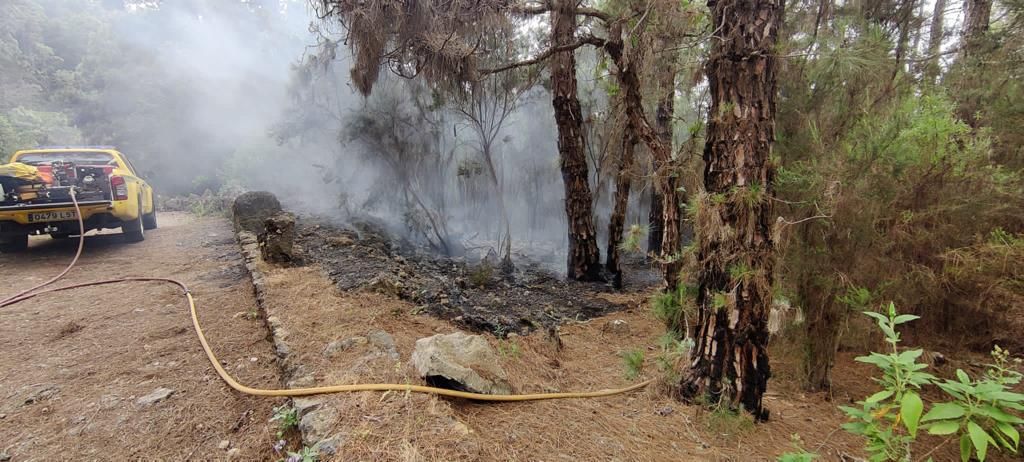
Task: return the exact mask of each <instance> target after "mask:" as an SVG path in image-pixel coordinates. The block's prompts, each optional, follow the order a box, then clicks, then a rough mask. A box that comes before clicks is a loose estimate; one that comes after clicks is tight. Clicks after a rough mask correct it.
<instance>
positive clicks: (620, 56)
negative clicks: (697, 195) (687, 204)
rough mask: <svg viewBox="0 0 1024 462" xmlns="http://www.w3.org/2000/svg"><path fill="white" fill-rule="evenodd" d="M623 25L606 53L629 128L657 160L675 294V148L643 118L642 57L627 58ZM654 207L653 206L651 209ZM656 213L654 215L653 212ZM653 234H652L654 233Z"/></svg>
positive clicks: (664, 248) (668, 278) (669, 284)
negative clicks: (673, 167) (621, 97)
mask: <svg viewBox="0 0 1024 462" xmlns="http://www.w3.org/2000/svg"><path fill="white" fill-rule="evenodd" d="M621 27H622V26H621V24H619V23H616V24H615V25H614V26H613V27H612V28H611V30H610V31H609V33H608V36H609V37H610V39H609V40H608V42H607V43H605V51H607V52H608V55H609V56H611V58H612V60H613V61H614V62H615V67H617V68H618V73H617V76H618V80H619V85H620V86H621V87H622V90H623V96H624V99H623V102H624V104H625V111H626V117H627V119H628V127H630V128H632V129H633V130H634V133H635V134H636V138H637V139H638V140H640V141H643V142H644V144H646V145H647V147H648V148H649V149H650V150H651V155H652V156H653V157H654V168H655V175H654V178H655V189H657V190H658V193H659V194H660V195H661V201H662V202H661V215H662V223H661V227H662V229H661V257H662V261H663V262H664V263H663V265H664V271H665V287H666V290H673V289H675V288H676V287H677V286H678V285H679V273H680V270H681V268H682V263H681V261H680V259H679V258H677V256H676V254H677V253H678V252H679V249H680V247H681V246H680V238H679V235H680V234H679V217H680V213H679V176H678V175H676V174H675V173H674V172H672V171H671V168H672V144H671V143H669V144H666V143H664V142H662V139H661V138H660V137H659V136H658V134H657V132H656V131H655V130H654V128H652V127H651V124H650V123H648V122H647V117H646V115H645V114H644V106H643V95H642V93H641V90H642V88H643V87H642V85H641V84H640V77H639V74H638V67H639V63H638V60H639V56H637V52H636V51H635V50H634V51H633V52H632V53H629V54H631V55H633V56H629V55H628V54H627V49H626V46H625V43H624V42H623V41H622V40H621V37H622V32H621ZM652 207H653V205H652ZM652 213H653V212H652ZM652 232H653V231H652Z"/></svg>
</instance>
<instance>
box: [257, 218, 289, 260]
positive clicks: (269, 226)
mask: <svg viewBox="0 0 1024 462" xmlns="http://www.w3.org/2000/svg"><path fill="white" fill-rule="evenodd" d="M258 241H259V243H260V253H261V254H262V255H263V260H264V261H268V262H272V263H288V262H291V261H292V260H293V259H294V258H295V215H292V214H290V213H288V212H278V213H275V214H274V215H271V216H270V217H269V218H267V219H266V221H264V229H263V231H262V232H261V233H260V234H259V237H258Z"/></svg>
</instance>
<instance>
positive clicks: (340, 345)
mask: <svg viewBox="0 0 1024 462" xmlns="http://www.w3.org/2000/svg"><path fill="white" fill-rule="evenodd" d="M368 341H369V340H367V338H366V337H349V338H347V339H344V340H335V341H333V342H331V343H328V344H327V347H326V348H324V356H327V357H328V358H330V357H332V356H334V355H336V354H338V353H340V352H342V351H347V350H350V349H352V348H354V347H357V346H359V345H366V344H367V342H368Z"/></svg>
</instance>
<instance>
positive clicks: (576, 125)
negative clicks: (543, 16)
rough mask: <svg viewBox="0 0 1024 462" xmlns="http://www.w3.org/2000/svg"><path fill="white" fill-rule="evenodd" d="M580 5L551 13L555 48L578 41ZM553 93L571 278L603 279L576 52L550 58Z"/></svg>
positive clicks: (561, 5)
mask: <svg viewBox="0 0 1024 462" xmlns="http://www.w3.org/2000/svg"><path fill="white" fill-rule="evenodd" d="M575 33H576V3H575V2H574V1H572V0H558V1H556V2H555V8H554V9H552V11H551V42H552V46H555V47H560V46H566V45H570V44H572V43H573V40H574V37H575ZM551 93H552V97H553V98H552V101H551V103H552V105H553V106H554V108H555V123H556V124H557V125H558V155H559V160H560V164H561V168H562V180H563V182H564V183H565V213H566V217H567V218H568V225H569V258H568V260H569V261H568V272H567V276H568V277H569V278H570V279H576V280H581V281H598V280H601V279H602V278H601V255H600V251H599V250H598V248H597V233H595V232H594V213H593V205H592V196H591V193H590V184H589V182H588V180H589V178H588V172H587V158H586V154H585V153H584V151H583V125H582V124H583V116H582V114H581V110H580V101H579V98H578V97H577V93H576V57H575V56H574V55H573V52H572V51H563V52H560V53H555V55H554V56H553V57H552V58H551Z"/></svg>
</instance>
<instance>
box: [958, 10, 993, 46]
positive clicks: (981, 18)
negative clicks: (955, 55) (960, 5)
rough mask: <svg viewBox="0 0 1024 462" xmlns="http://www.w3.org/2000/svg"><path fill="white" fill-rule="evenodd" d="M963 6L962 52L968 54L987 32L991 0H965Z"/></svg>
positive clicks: (990, 14)
mask: <svg viewBox="0 0 1024 462" xmlns="http://www.w3.org/2000/svg"><path fill="white" fill-rule="evenodd" d="M965 6H966V11H965V13H966V16H965V18H964V32H963V53H964V55H965V56H968V55H970V54H971V52H973V51H975V50H976V49H977V48H978V45H979V44H980V41H981V39H983V38H984V37H985V34H987V33H988V28H989V18H990V17H991V16H992V0H966V2H965Z"/></svg>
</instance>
